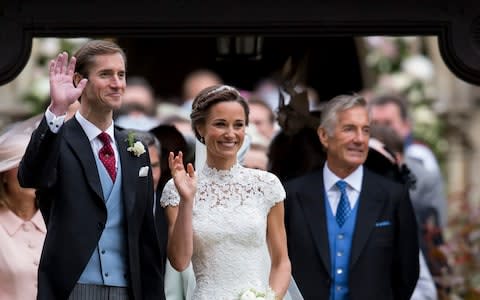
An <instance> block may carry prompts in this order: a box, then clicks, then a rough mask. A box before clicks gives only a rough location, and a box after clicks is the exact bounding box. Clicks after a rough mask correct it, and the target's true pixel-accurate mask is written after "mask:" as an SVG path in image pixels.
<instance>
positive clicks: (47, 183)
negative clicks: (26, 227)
mask: <svg viewBox="0 0 480 300" xmlns="http://www.w3.org/2000/svg"><path fill="white" fill-rule="evenodd" d="M125 69H126V58H125V53H124V52H123V51H122V49H121V48H119V47H118V45H116V44H114V43H111V42H108V41H100V40H94V41H89V42H87V43H86V44H85V45H84V46H83V47H81V48H80V49H79V50H78V51H77V53H76V54H75V56H74V57H72V58H71V59H70V61H69V59H68V54H67V53H65V52H64V53H61V54H59V55H58V56H57V58H56V59H54V60H52V61H51V63H50V95H51V103H50V106H49V108H48V109H47V111H46V113H45V117H44V118H43V120H42V122H41V123H40V125H39V127H38V129H37V130H36V131H35V132H34V133H33V135H32V139H31V141H30V144H29V146H28V148H27V151H26V154H25V156H24V158H23V160H22V162H21V164H20V170H19V181H20V183H21V185H23V186H25V187H32V188H36V189H37V191H38V193H37V194H38V197H39V203H40V208H41V210H42V213H43V215H44V218H45V219H46V221H47V229H48V230H47V236H46V239H45V244H44V248H43V253H42V257H41V260H40V266H39V275H38V276H39V286H38V299H164V297H165V296H164V291H163V271H164V263H163V261H162V257H164V254H163V253H162V251H161V250H160V247H159V242H158V237H157V229H156V226H155V216H154V215H153V214H152V211H153V201H152V199H153V185H152V172H151V170H150V168H149V166H150V160H149V156H148V152H146V151H145V147H144V145H143V144H142V143H141V142H138V141H137V139H136V138H135V136H133V135H131V134H130V135H129V134H127V132H122V131H119V130H117V129H115V128H114V124H113V120H112V111H113V110H114V109H117V108H119V107H120V105H121V103H122V96H123V92H124V90H125V85H126V82H125V75H126V70H125ZM77 99H79V100H80V108H79V110H78V111H77V113H76V114H75V116H74V117H73V118H72V119H70V120H69V121H67V122H65V123H64V117H65V114H66V112H67V109H68V107H69V106H70V104H72V103H73V102H75V100H77ZM157 207H158V205H157ZM158 213H161V211H160V210H158Z"/></svg>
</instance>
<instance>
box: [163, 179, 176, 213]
mask: <svg viewBox="0 0 480 300" xmlns="http://www.w3.org/2000/svg"><path fill="white" fill-rule="evenodd" d="M178 203H180V196H179V195H178V192H177V188H176V187H175V184H174V183H173V179H170V180H169V181H167V183H166V184H165V187H164V188H163V192H162V196H161V197H160V205H161V206H162V207H167V206H177V205H178Z"/></svg>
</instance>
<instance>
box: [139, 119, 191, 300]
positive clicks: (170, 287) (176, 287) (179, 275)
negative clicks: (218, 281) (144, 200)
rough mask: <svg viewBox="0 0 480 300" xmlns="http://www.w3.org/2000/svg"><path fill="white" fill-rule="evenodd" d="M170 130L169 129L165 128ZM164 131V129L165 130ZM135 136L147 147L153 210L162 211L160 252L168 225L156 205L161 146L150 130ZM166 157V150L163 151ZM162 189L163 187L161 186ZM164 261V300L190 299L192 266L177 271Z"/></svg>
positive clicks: (165, 241) (159, 207) (165, 259)
mask: <svg viewBox="0 0 480 300" xmlns="http://www.w3.org/2000/svg"><path fill="white" fill-rule="evenodd" d="M162 130H164V129H163V127H162V128H161V129H157V131H162ZM167 130H170V129H167ZM165 131H166V130H165ZM135 136H136V137H137V138H138V139H139V140H141V141H142V142H143V143H144V144H145V145H146V146H147V147H148V154H149V155H150V166H151V169H152V177H153V187H154V191H155V199H154V201H155V202H154V206H153V207H154V210H155V209H161V210H162V212H161V213H160V214H159V215H160V216H161V218H159V220H158V224H157V228H158V231H159V234H158V236H159V239H160V243H161V248H162V249H164V250H165V251H163V252H162V253H167V252H166V247H167V236H168V226H167V222H166V218H165V214H164V212H163V208H162V207H161V206H157V205H156V204H157V201H159V199H160V195H161V190H160V191H159V192H157V191H158V184H159V182H160V178H161V177H162V170H161V166H162V163H161V159H162V147H161V144H160V141H159V140H158V139H157V137H156V136H155V135H154V134H153V133H151V132H145V131H135ZM164 152H165V153H166V154H167V157H168V153H169V152H168V151H164ZM164 165H165V166H167V169H168V162H167V163H166V164H164ZM165 174H170V172H163V176H165ZM162 189H163V187H162ZM163 260H164V261H165V262H166V263H165V282H164V286H165V299H166V300H185V299H190V297H191V293H192V292H193V289H194V288H195V275H194V273H193V268H192V266H191V265H190V266H189V267H188V268H187V269H186V270H184V271H183V272H177V271H176V270H175V269H174V268H173V267H172V265H171V264H170V261H168V259H167V257H166V256H165V257H163Z"/></svg>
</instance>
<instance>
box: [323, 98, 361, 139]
mask: <svg viewBox="0 0 480 300" xmlns="http://www.w3.org/2000/svg"><path fill="white" fill-rule="evenodd" d="M356 106H360V107H364V108H365V109H367V101H365V99H364V98H363V97H362V96H360V95H355V94H354V95H339V96H336V97H334V98H333V99H331V100H330V101H328V102H327V103H326V104H325V105H324V106H323V108H322V117H321V120H320V128H323V129H325V131H326V132H327V134H328V135H329V136H332V135H333V132H334V131H335V126H336V125H337V115H338V113H339V112H342V111H344V110H347V109H350V108H352V107H356ZM369 119H370V115H369Z"/></svg>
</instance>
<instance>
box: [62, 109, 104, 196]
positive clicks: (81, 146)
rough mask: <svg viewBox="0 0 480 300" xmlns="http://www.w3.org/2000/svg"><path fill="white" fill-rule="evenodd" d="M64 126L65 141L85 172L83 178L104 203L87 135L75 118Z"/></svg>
mask: <svg viewBox="0 0 480 300" xmlns="http://www.w3.org/2000/svg"><path fill="white" fill-rule="evenodd" d="M64 126H65V135H64V137H65V140H66V141H67V143H68V144H69V145H70V148H71V149H72V151H73V153H75V155H76V156H77V157H78V160H79V161H80V164H81V165H82V167H83V169H84V170H85V177H86V180H87V182H88V184H89V185H90V187H91V188H92V189H93V190H94V191H95V193H96V194H97V195H98V197H99V198H100V200H102V203H104V200H103V192H102V185H101V183H100V177H99V175H98V169H97V163H96V161H95V157H94V155H93V153H92V147H91V146H90V141H89V140H88V137H87V135H86V134H85V132H84V131H83V128H82V126H80V123H78V121H77V119H76V118H72V119H71V120H70V121H69V122H66V123H65V124H64Z"/></svg>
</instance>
